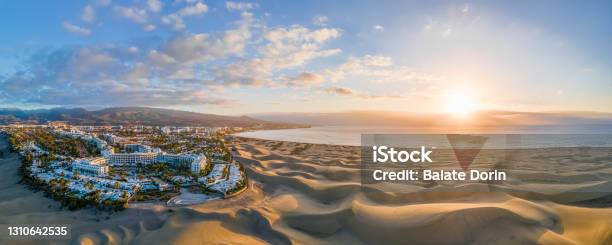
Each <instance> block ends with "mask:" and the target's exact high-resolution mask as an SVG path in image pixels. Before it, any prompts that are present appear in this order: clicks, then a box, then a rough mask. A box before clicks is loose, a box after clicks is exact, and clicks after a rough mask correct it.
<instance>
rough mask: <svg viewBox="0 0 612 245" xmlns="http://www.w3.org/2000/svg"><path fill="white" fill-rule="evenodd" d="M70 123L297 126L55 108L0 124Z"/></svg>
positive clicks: (15, 112) (2, 115)
mask: <svg viewBox="0 0 612 245" xmlns="http://www.w3.org/2000/svg"><path fill="white" fill-rule="evenodd" d="M49 121H67V122H69V123H70V124H74V125H119V124H121V125H130V124H132V125H136V124H138V125H151V126H165V125H174V126H202V127H224V126H227V127H260V128H287V127H298V126H299V125H296V124H292V123H275V122H270V121H264V120H259V119H254V118H251V117H247V116H239V117H238V116H222V115H215V114H203V113H196V112H187V111H179V110H170V109H160V108H148V107H113V108H105V109H101V110H91V111H90V110H86V109H83V108H73V109H67V108H54V109H39V110H20V109H0V124H10V123H47V122H49Z"/></svg>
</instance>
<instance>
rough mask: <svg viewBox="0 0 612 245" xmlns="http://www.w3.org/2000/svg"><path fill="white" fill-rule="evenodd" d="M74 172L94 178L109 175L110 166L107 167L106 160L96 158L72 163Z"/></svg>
mask: <svg viewBox="0 0 612 245" xmlns="http://www.w3.org/2000/svg"><path fill="white" fill-rule="evenodd" d="M72 172H79V173H80V174H87V175H94V176H104V175H107V174H108V165H106V158H103V157H96V158H84V159H78V160H75V161H74V162H73V163H72Z"/></svg>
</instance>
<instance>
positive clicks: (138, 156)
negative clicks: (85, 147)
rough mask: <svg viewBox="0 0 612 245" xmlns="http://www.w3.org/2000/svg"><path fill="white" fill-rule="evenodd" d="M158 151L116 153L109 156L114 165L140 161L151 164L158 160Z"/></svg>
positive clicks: (133, 163)
mask: <svg viewBox="0 0 612 245" xmlns="http://www.w3.org/2000/svg"><path fill="white" fill-rule="evenodd" d="M157 155H158V153H153V152H150V153H116V154H110V155H109V156H108V162H109V163H110V164H112V165H136V164H138V163H142V164H150V163H153V162H155V161H156V160H157Z"/></svg>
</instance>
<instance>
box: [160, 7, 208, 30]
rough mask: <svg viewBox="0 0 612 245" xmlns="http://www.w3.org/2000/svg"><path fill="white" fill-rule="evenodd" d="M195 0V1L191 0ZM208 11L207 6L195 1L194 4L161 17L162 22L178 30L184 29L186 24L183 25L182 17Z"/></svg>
mask: <svg viewBox="0 0 612 245" xmlns="http://www.w3.org/2000/svg"><path fill="white" fill-rule="evenodd" d="M192 2H195V1H192ZM206 12H208V6H207V5H206V4H204V3H202V2H200V1H198V2H195V4H193V5H191V6H187V7H184V8H182V9H180V10H178V11H177V12H176V13H172V14H168V15H166V16H164V17H162V19H161V21H162V23H164V24H166V25H169V26H170V27H171V28H172V29H173V30H175V31H180V30H183V29H185V28H186V27H187V26H186V25H185V21H184V20H183V17H187V16H193V15H200V14H203V13H206Z"/></svg>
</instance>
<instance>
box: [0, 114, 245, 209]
mask: <svg viewBox="0 0 612 245" xmlns="http://www.w3.org/2000/svg"><path fill="white" fill-rule="evenodd" d="M240 130H242V128H229V127H174V126H166V127H157V126H138V125H136V126H125V127H124V126H73V125H69V124H67V123H66V122H59V121H54V122H49V123H48V124H46V125H24V124H19V125H10V126H7V127H2V128H1V129H0V134H3V135H4V136H5V137H8V138H9V142H10V145H11V147H12V149H13V150H14V151H15V152H17V153H18V154H19V157H20V158H21V159H22V163H23V164H22V167H21V169H20V173H21V175H22V178H23V181H22V182H24V183H26V184H28V185H29V186H30V187H31V188H33V189H36V190H42V191H44V192H45V194H46V195H47V196H49V197H51V198H54V199H56V200H58V201H61V202H62V205H63V206H66V207H68V208H70V209H77V208H81V207H86V206H93V207H97V208H99V209H103V210H122V209H125V208H127V207H128V206H129V204H128V203H129V202H165V203H166V204H167V205H187V204H196V203H200V202H205V201H207V200H214V199H220V198H227V197H231V196H234V195H237V194H238V193H240V192H242V191H244V190H245V189H246V188H247V181H248V180H247V176H246V173H245V171H244V168H243V167H242V166H241V165H240V164H239V163H237V162H235V161H233V159H232V155H231V153H230V150H229V148H228V146H227V145H226V142H225V136H226V135H227V134H228V133H231V132H235V131H240Z"/></svg>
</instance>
